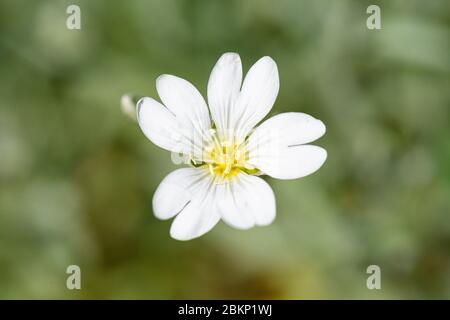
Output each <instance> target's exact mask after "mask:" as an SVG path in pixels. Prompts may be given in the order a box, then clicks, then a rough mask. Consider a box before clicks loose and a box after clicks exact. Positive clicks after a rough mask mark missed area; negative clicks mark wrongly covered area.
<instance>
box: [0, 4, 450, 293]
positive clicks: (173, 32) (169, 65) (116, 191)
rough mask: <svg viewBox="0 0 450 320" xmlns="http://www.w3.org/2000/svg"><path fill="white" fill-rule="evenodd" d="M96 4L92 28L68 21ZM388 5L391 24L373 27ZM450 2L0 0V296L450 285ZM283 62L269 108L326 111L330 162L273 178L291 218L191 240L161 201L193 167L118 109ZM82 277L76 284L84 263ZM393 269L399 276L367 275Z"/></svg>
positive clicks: (88, 17)
mask: <svg viewBox="0 0 450 320" xmlns="http://www.w3.org/2000/svg"><path fill="white" fill-rule="evenodd" d="M69 4H77V5H79V6H80V7H81V30H68V29H67V28H66V26H65V22H66V18H67V17H68V15H67V14H66V8H67V6H68V5H69ZM369 4H378V5H380V7H381V15H382V30H373V31H371V30H368V29H367V28H366V19H367V17H368V14H366V8H367V6H368V5H369ZM449 9H450V8H449V4H448V1H446V0H440V1H439V0H433V1H422V0H415V1H414V0H411V1H406V0H405V1H356V0H355V1H346V0H342V1H332V0H305V1H296V0H291V1H289V0H282V1H271V0H270V1H269V0H244V1H237V0H236V1H217V0H212V1H210V0H208V1H188V0H185V1H175V0H169V1H168V0H164V1H163V0H160V1H144V0H131V1H106V0H95V1H92V0H91V1H88V0H85V1H76V0H73V1H16V0H1V1H0V179H1V180H0V298H9V299H16V298H44V299H47V298H63V299H72V298H82V299H87V298H107V299H109V298H125V299H128V298H149V299H154V298H159V299H170V298H264V299H269V298H275V299H277V298H287V299H315V298H331V299H336V298H346V299H347V298H351V299H353V298H361V299H371V298H374V299H379V298H387V299H397V298H450V271H449V270H450V215H449V214H450V139H449V138H450V125H449V118H450V117H449V113H450V108H449V100H450V99H449V73H450V66H449V26H450V14H449ZM227 51H234V52H238V53H239V54H240V55H241V59H242V61H243V65H244V72H245V71H246V70H248V68H249V67H250V66H251V65H252V64H253V63H254V62H255V61H256V60H257V59H259V58H260V57H262V56H264V55H269V56H271V57H273V58H274V60H275V61H276V62H277V64H278V68H279V73H280V81H281V88H280V93H279V96H278V99H277V101H276V103H275V106H274V108H273V110H272V112H271V115H273V114H277V113H280V112H285V111H301V112H306V113H308V114H311V115H313V116H314V117H316V118H319V119H321V120H322V121H323V122H324V123H325V124H326V125H327V133H326V135H325V136H324V137H323V138H321V139H320V140H319V141H318V142H317V144H318V145H321V146H323V147H325V148H326V149H327V150H328V159H327V162H326V163H325V165H324V166H323V167H322V169H321V170H319V171H318V172H317V173H315V174H313V175H311V176H309V177H306V178H303V179H299V180H292V181H277V180H274V179H267V181H268V182H269V183H270V184H271V186H272V187H273V189H274V191H275V194H276V199H277V219H276V220H275V222H274V223H273V224H272V225H271V226H269V227H264V228H255V229H252V230H250V231H239V230H234V229H232V228H230V227H228V226H226V225H225V224H224V223H222V222H221V223H219V225H218V226H217V227H216V228H214V229H213V230H212V231H211V232H210V233H208V234H206V235H205V236H203V237H201V238H199V239H196V240H193V241H189V242H179V241H176V240H173V239H171V238H170V237H169V228H170V223H171V221H159V220H157V219H156V218H155V217H153V215H152V211H151V199H152V195H153V192H154V191H155V189H156V187H157V186H158V184H159V182H160V181H161V180H162V179H163V177H164V176H165V175H166V174H168V173H169V172H170V171H172V170H174V169H175V168H176V166H175V165H173V164H172V163H171V161H170V153H169V152H166V151H164V150H162V149H159V148H158V147H156V146H154V145H153V144H152V143H151V142H149V141H148V140H147V139H146V138H145V137H144V135H143V134H142V133H141V131H140V129H139V128H138V126H137V125H136V123H135V122H133V121H132V120H130V119H129V118H127V117H126V116H125V115H124V114H123V113H122V112H121V110H120V104H119V101H120V96H121V95H122V94H123V93H127V92H135V93H140V94H143V95H148V96H152V97H157V94H156V90H155V79H156V77H157V76H158V75H160V74H162V73H169V74H175V75H178V76H180V77H183V78H185V79H188V80H189V81H191V82H192V83H194V84H195V85H196V86H197V88H198V89H199V90H200V92H201V93H202V94H203V95H206V85H207V81H208V77H209V73H210V71H211V69H212V67H213V65H214V63H215V62H216V60H217V58H218V57H219V56H220V55H221V54H222V53H223V52H227ZM71 264H76V265H79V266H80V267H81V272H82V280H81V283H82V290H79V291H77V290H74V291H70V290H68V289H67V288H66V277H67V274H66V273H65V271H66V268H67V266H68V265H71ZM371 264H376V265H379V266H380V267H381V273H382V283H381V285H382V290H368V289H367V288H366V279H367V276H368V275H367V274H366V268H367V266H369V265H371Z"/></svg>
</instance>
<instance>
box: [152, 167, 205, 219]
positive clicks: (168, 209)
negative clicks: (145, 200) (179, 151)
mask: <svg viewBox="0 0 450 320" xmlns="http://www.w3.org/2000/svg"><path fill="white" fill-rule="evenodd" d="M205 175H206V173H205V172H203V171H202V170H199V169H197V168H182V169H177V170H175V171H172V172H171V173H169V174H168V175H167V176H166V177H165V178H164V179H163V181H161V183H160V184H159V186H158V188H157V189H156V191H155V194H154V195H153V213H154V214H155V216H156V217H157V218H159V219H162V220H166V219H170V218H172V217H174V216H175V215H176V214H177V213H179V212H181V210H182V209H183V208H184V207H185V206H186V205H187V204H188V202H190V201H191V200H192V199H193V198H194V194H193V191H195V190H196V186H197V185H198V184H200V183H201V182H202V181H203V178H204V177H205Z"/></svg>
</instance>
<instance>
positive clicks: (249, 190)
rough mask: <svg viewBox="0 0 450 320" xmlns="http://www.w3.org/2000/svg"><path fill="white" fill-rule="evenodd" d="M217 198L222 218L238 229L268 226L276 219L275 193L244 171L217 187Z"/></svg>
mask: <svg viewBox="0 0 450 320" xmlns="http://www.w3.org/2000/svg"><path fill="white" fill-rule="evenodd" d="M216 201H217V203H218V206H219V211H220V214H221V216H222V219H223V220H224V221H225V222H226V223H227V224H229V225H231V226H233V227H235V228H238V229H248V228H251V227H253V226H255V225H259V226H263V225H268V224H270V223H272V221H273V220H274V219H275V211H276V210H275V196H274V194H273V191H272V189H271V188H270V186H269V185H268V184H267V182H265V181H264V180H263V179H261V178H258V177H255V176H251V175H248V174H246V173H243V172H242V173H240V174H239V175H238V176H237V177H235V179H233V180H232V181H230V182H229V183H226V184H219V185H218V186H217V192H216Z"/></svg>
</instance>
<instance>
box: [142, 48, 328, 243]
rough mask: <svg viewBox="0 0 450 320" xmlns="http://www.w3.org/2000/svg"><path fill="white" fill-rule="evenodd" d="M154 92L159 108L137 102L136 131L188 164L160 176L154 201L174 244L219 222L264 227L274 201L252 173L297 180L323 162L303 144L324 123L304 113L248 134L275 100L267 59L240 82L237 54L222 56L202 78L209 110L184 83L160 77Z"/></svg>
mask: <svg viewBox="0 0 450 320" xmlns="http://www.w3.org/2000/svg"><path fill="white" fill-rule="evenodd" d="M241 84H242V86H241ZM156 88H157V91H158V94H159V96H160V98H161V101H162V103H163V104H164V105H163V104H161V103H159V102H158V101H156V100H154V99H152V98H142V99H141V100H139V102H138V103H137V118H138V122H139V125H140V127H141V129H142V131H143V132H144V134H145V135H146V136H147V137H148V138H149V139H150V140H151V141H152V142H153V143H154V144H156V145H158V146H159V147H161V148H164V149H167V150H169V151H172V152H175V153H181V154H183V155H185V157H187V159H188V160H189V163H190V164H191V167H189V168H182V169H178V170H175V171H173V172H172V173H170V174H169V175H168V176H166V177H165V178H164V180H163V181H162V182H161V184H160V185H159V187H158V189H157V190H156V192H155V194H154V196H153V211H154V214H155V216H156V217H157V218H159V219H170V218H173V217H175V219H174V221H173V223H172V226H171V229H170V235H171V236H172V237H173V238H175V239H178V240H189V239H193V238H196V237H199V236H201V235H203V234H205V233H206V232H208V231H209V230H211V229H212V228H213V227H214V226H215V225H216V224H217V222H218V221H219V220H220V219H222V220H223V221H225V222H226V223H227V224H229V225H230V226H233V227H235V228H238V229H249V228H251V227H254V226H264V225H269V224H270V223H272V221H273V220H274V219H275V197H274V194H273V191H272V189H271V188H270V186H269V185H268V184H267V183H266V182H265V181H264V180H263V179H261V178H260V177H258V176H257V175H260V174H266V175H269V176H271V177H273V178H278V179H296V178H300V177H304V176H306V175H309V174H311V173H313V172H314V171H316V170H317V169H319V168H320V167H321V166H322V164H323V163H324V162H325V159H326V157H327V153H326V151H325V150H324V149H322V148H320V147H317V146H313V145H309V144H308V143H310V142H312V141H314V140H316V139H318V138H320V137H321V136H322V135H323V134H324V133H325V125H324V124H323V123H322V122H321V121H320V120H317V119H315V118H313V117H311V116H309V115H307V114H304V113H297V112H288V113H281V114H279V115H276V116H274V117H272V118H270V119H268V120H266V121H264V122H263V123H262V124H261V125H260V126H259V127H257V128H256V129H255V130H253V131H252V129H253V128H254V127H255V126H256V125H257V124H258V123H259V122H260V121H261V120H262V119H263V118H264V117H265V116H266V115H267V114H268V113H269V111H270V109H271V108H272V106H273V104H274V102H275V99H276V97H277V95H278V89H279V79H278V69H277V65H276V63H275V62H274V61H273V60H272V59H271V58H270V57H263V58H261V59H260V60H258V62H256V63H255V64H254V65H253V66H252V67H251V68H250V70H249V71H248V73H247V75H246V77H245V79H244V82H243V83H242V65H241V60H240V58H239V55H238V54H236V53H225V54H223V55H222V56H221V57H220V59H219V61H217V63H216V65H215V66H214V69H213V70H212V72H211V75H210V78H209V82H208V104H209V110H208V106H207V104H206V102H205V100H204V99H203V97H202V96H201V94H200V93H199V92H198V91H197V89H196V88H195V87H194V86H193V85H192V84H191V83H189V82H188V81H186V80H183V79H181V78H178V77H175V76H171V75H162V76H160V77H159V78H158V79H157V80H156ZM210 113H211V117H210Z"/></svg>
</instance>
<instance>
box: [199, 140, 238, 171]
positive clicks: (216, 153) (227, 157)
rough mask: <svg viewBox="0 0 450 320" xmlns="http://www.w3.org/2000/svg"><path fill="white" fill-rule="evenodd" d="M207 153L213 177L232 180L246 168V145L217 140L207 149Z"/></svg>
mask: <svg viewBox="0 0 450 320" xmlns="http://www.w3.org/2000/svg"><path fill="white" fill-rule="evenodd" d="M206 152H207V155H206V157H207V160H208V161H207V165H208V169H209V172H210V173H211V174H212V175H215V176H220V177H222V178H232V177H234V176H235V175H237V174H238V173H239V171H241V170H243V169H244V168H245V165H246V164H245V162H246V153H245V149H244V144H241V145H238V144H235V143H232V142H229V141H224V142H219V141H217V140H216V141H215V142H214V143H213V144H212V145H211V146H210V147H209V148H206Z"/></svg>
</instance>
